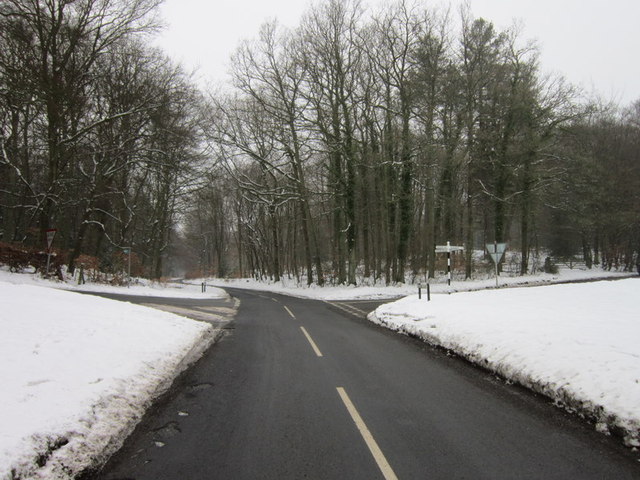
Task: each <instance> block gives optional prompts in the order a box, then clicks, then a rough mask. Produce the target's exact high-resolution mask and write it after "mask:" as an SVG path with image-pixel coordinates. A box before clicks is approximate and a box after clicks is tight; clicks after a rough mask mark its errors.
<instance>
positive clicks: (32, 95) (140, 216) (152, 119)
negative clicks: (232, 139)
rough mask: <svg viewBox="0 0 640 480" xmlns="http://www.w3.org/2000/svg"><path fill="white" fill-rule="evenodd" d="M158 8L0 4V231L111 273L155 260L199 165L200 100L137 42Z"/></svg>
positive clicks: (154, 0)
mask: <svg viewBox="0 0 640 480" xmlns="http://www.w3.org/2000/svg"><path fill="white" fill-rule="evenodd" d="M159 3H160V0H78V1H73V2H72V1H64V0H2V1H0V147H1V156H0V235H1V240H2V241H4V242H14V243H22V244H25V245H34V246H39V247H40V246H42V245H43V233H44V231H45V230H47V229H48V228H51V227H55V228H57V229H58V236H57V238H56V246H57V247H58V248H59V249H60V250H63V251H67V252H68V254H69V259H68V261H69V269H70V270H71V271H73V269H74V267H75V262H76V260H77V258H78V257H79V256H80V255H81V254H88V255H91V256H95V257H99V258H101V259H102V260H103V263H104V264H105V266H108V264H109V262H111V259H112V257H113V255H112V254H113V253H117V252H120V251H121V249H122V248H123V247H132V248H133V251H134V252H135V253H136V254H137V255H138V256H140V257H141V259H142V261H143V263H144V266H145V271H146V274H147V275H149V276H154V277H157V276H160V275H161V274H162V271H163V264H162V261H163V257H164V256H165V252H166V250H167V248H168V245H169V242H170V239H171V232H172V230H173V229H174V227H175V225H176V221H177V214H178V212H179V210H178V207H179V199H180V198H181V195H184V194H186V193H187V192H188V186H189V185H190V183H191V182H192V181H193V178H194V173H195V172H194V169H195V167H196V166H197V164H198V163H199V162H201V160H202V158H200V148H201V147H200V131H201V127H200V125H199V123H198V118H199V116H200V112H199V105H200V103H199V102H200V94H199V92H198V91H197V90H196V89H195V88H194V87H193V86H192V85H191V83H190V81H189V79H188V78H187V76H186V75H185V74H184V73H183V72H182V71H181V69H180V68H179V67H177V66H176V65H174V64H172V63H171V62H170V61H169V60H168V59H167V58H166V57H165V56H164V55H163V54H162V53H161V52H159V51H156V50H154V49H152V48H149V47H147V46H146V45H145V43H146V42H145V40H146V39H148V35H149V34H150V33H151V32H152V31H153V30H154V29H155V28H156V20H155V17H154V14H155V12H156V9H157V6H158V4H159Z"/></svg>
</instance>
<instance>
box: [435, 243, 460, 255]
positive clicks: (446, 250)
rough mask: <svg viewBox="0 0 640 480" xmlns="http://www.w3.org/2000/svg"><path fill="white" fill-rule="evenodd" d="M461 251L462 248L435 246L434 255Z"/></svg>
mask: <svg viewBox="0 0 640 480" xmlns="http://www.w3.org/2000/svg"><path fill="white" fill-rule="evenodd" d="M462 250H464V247H459V246H456V245H436V253H450V252H461V251H462Z"/></svg>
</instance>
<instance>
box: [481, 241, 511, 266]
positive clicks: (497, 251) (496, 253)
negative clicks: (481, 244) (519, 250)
mask: <svg viewBox="0 0 640 480" xmlns="http://www.w3.org/2000/svg"><path fill="white" fill-rule="evenodd" d="M485 246H486V248H487V252H488V253H489V255H491V258H492V260H493V263H495V264H497V263H499V262H500V259H501V258H502V255H504V252H505V250H506V249H507V244H506V243H487V244H486V245H485Z"/></svg>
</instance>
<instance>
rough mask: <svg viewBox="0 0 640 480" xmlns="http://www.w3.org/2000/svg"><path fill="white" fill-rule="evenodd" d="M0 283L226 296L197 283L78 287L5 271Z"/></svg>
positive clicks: (141, 293)
mask: <svg viewBox="0 0 640 480" xmlns="http://www.w3.org/2000/svg"><path fill="white" fill-rule="evenodd" d="M0 282H5V283H12V284H16V285H39V286H43V287H50V288H58V289H61V290H71V291H76V292H100V293H119V294H122V295H137V296H145V297H168V298H226V297H227V294H226V293H225V291H224V290H221V289H219V288H215V287H210V286H207V289H206V292H204V293H203V292H202V287H201V285H200V284H199V283H198V284H197V285H196V284H194V283H191V284H183V283H176V282H168V283H166V284H161V283H158V282H152V281H149V280H144V279H136V282H138V283H135V284H132V285H131V286H130V287H126V286H114V285H105V284H102V283H85V284H84V285H78V284H76V283H75V282H73V281H69V282H59V281H57V280H45V279H43V278H42V277H40V276H36V275H33V274H32V273H9V272H8V271H7V270H6V269H2V270H0Z"/></svg>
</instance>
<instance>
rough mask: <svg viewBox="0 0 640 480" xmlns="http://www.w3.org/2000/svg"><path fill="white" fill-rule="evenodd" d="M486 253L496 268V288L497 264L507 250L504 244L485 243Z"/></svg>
mask: <svg viewBox="0 0 640 480" xmlns="http://www.w3.org/2000/svg"><path fill="white" fill-rule="evenodd" d="M485 246H486V248H487V252H488V253H489V255H491V259H492V260H493V264H494V265H495V267H496V287H497V286H498V264H499V263H500V260H501V259H502V256H503V255H504V252H505V250H506V249H507V244H506V243H497V242H493V243H487V244H486V245H485Z"/></svg>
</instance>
